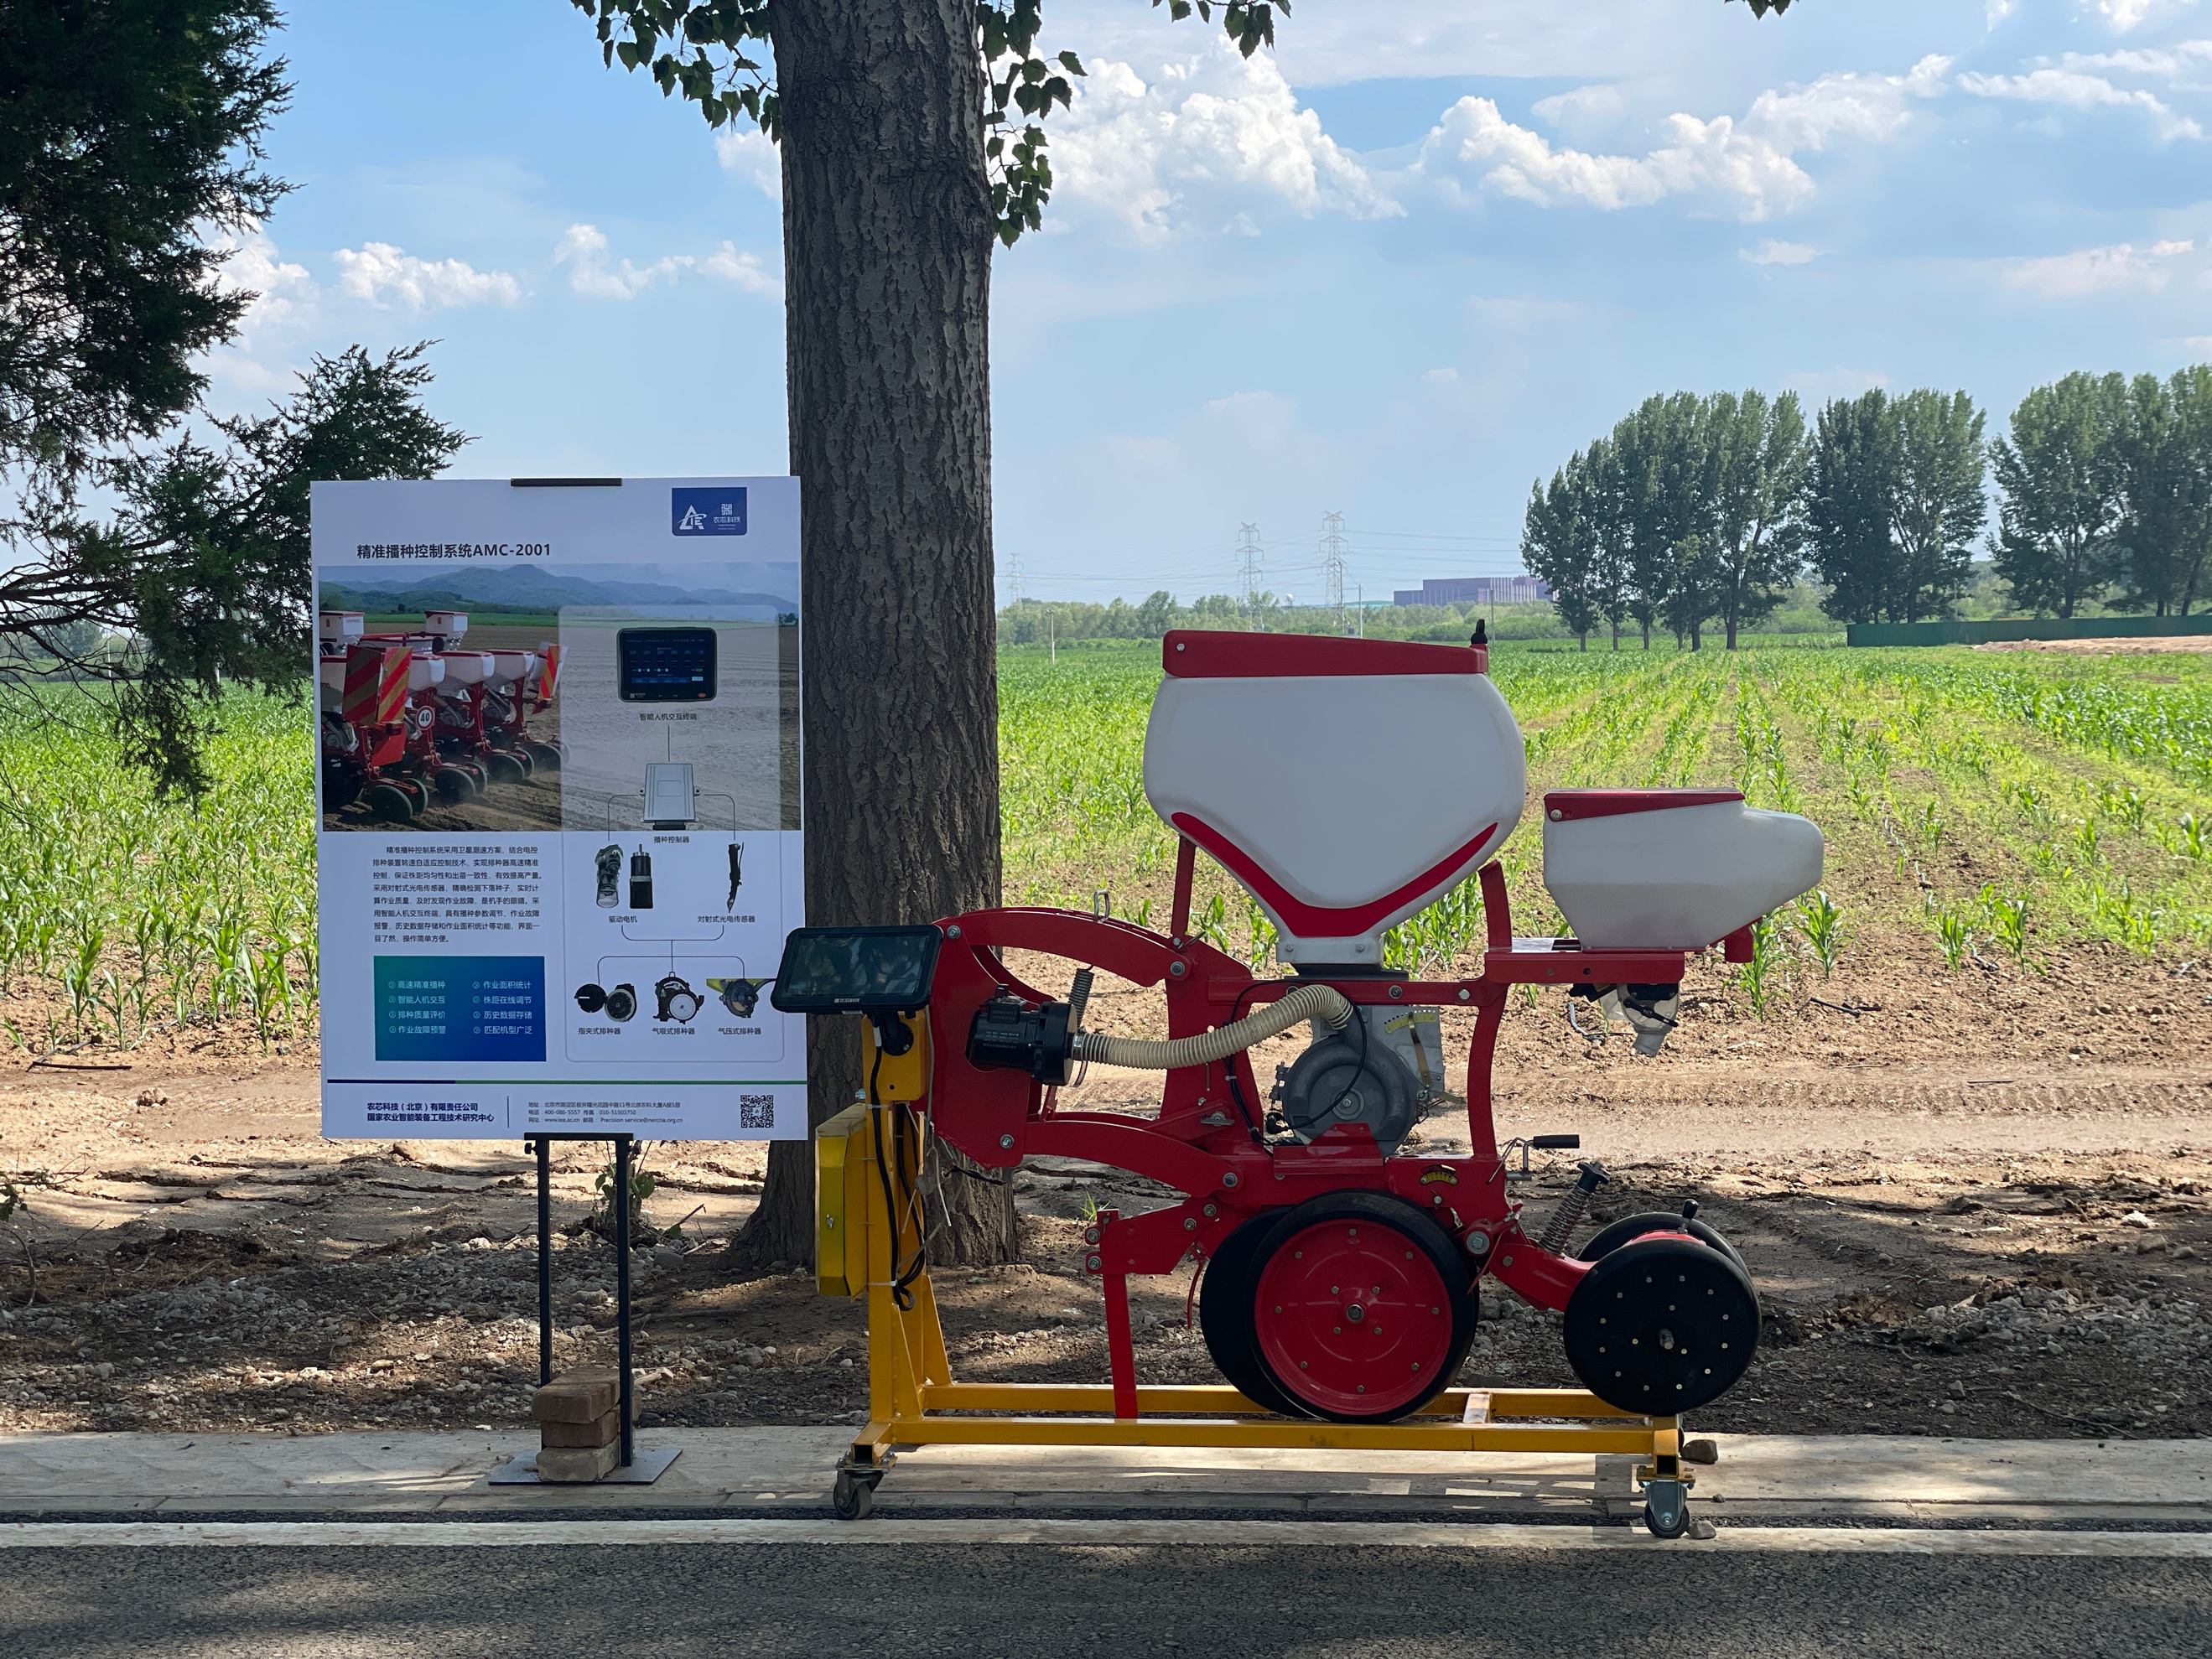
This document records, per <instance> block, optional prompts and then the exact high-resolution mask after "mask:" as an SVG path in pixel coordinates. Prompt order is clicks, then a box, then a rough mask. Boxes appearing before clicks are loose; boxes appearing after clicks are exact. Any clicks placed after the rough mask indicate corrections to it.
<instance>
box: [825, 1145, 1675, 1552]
mask: <svg viewBox="0 0 2212 1659" xmlns="http://www.w3.org/2000/svg"><path fill="white" fill-rule="evenodd" d="M815 1148H816V1172H817V1185H816V1200H817V1214H816V1219H817V1228H816V1236H817V1242H818V1243H819V1245H820V1247H821V1255H820V1258H819V1263H820V1265H819V1271H818V1282H819V1285H820V1288H821V1291H822V1293H823V1295H825V1296H854V1297H858V1296H865V1297H867V1300H868V1424H867V1426H866V1428H865V1429H863V1430H861V1431H860V1433H859V1434H858V1435H856V1436H855V1437H854V1440H853V1443H852V1448H851V1450H850V1452H849V1453H848V1456H847V1458H846V1460H845V1462H843V1463H842V1464H841V1465H840V1466H839V1470H838V1477H837V1488H836V1508H837V1512H838V1513H839V1514H840V1515H844V1516H849V1517H857V1516H861V1515H865V1514H866V1513H867V1510H868V1508H869V1505H870V1501H871V1494H872V1492H873V1490H874V1487H875V1485H876V1483H877V1482H878V1481H879V1480H881V1479H882V1478H883V1474H884V1471H885V1470H886V1469H888V1468H890V1466H891V1464H892V1462H894V1460H895V1455H896V1449H897V1448H899V1447H914V1446H922V1445H929V1444H939V1445H971V1446H974V1445H1005V1446H1223V1447H1255V1448H1268V1447H1291V1448H1302V1447H1310V1448H1315V1449H1322V1448H1332V1449H1336V1448H1341V1449H1357V1450H1363V1451H1427V1452H1567V1453H1576V1452H1582V1453H1593V1454H1594V1453H1604V1452H1610V1453H1632V1454H1634V1455H1638V1457H1641V1458H1643V1459H1644V1463H1643V1465H1642V1466H1641V1467H1640V1468H1638V1475H1639V1476H1640V1477H1641V1478H1642V1479H1644V1480H1647V1481H1651V1480H1657V1481H1669V1482H1680V1485H1681V1486H1682V1487H1683V1488H1685V1489H1686V1487H1687V1486H1689V1485H1690V1484H1691V1482H1692V1475H1691V1474H1690V1472H1689V1471H1688V1470H1687V1469H1685V1468H1682V1466H1681V1462H1680V1456H1681V1434H1680V1424H1679V1420H1678V1419H1674V1418H1672V1417H1638V1416H1635V1415H1633V1414H1632V1413H1627V1412H1623V1411H1620V1410H1619V1409H1617V1408H1615V1407H1612V1406H1608V1405H1607V1404H1606V1403H1605V1402H1604V1401H1601V1400H1600V1399H1599V1398H1598V1397H1597V1396H1596V1395H1593V1394H1590V1393H1588V1392H1586V1391H1585V1390H1583V1389H1446V1390H1445V1391H1444V1392H1443V1394H1441V1395H1438V1396H1437V1398H1436V1399H1435V1400H1433V1401H1431V1402H1430V1403H1429V1404H1428V1405H1427V1406H1425V1407H1423V1408H1422V1409H1421V1410H1420V1411H1419V1413H1415V1414H1414V1416H1413V1418H1411V1419H1403V1420H1401V1421H1398V1422H1395V1423H1375V1424H1367V1423H1329V1422H1317V1421H1309V1420H1305V1419H1293V1418H1285V1417H1278V1416H1274V1415H1273V1414H1272V1413H1268V1412H1267V1409H1266V1408H1265V1407H1261V1406H1259V1405H1256V1404H1255V1403H1254V1402H1253V1401H1250V1400H1248V1399H1246V1398H1245V1397H1244V1395H1242V1394H1240V1393H1239V1392H1237V1389H1233V1388H1231V1387H1229V1386H1227V1385H1226V1384H1213V1385H1201V1386H1190V1385H1170V1386H1144V1385H1139V1388H1138V1389H1137V1412H1138V1415H1137V1416H1135V1417H1133V1418H1129V1417H1123V1418H1116V1417H1115V1415H1114V1389H1113V1387H1112V1385H1111V1384H1109V1383H1084V1384H1066V1383H958V1382H955V1381H954V1380H953V1377H952V1368H951V1363H950V1361H949V1360H948V1359H947V1358H946V1355H945V1333H944V1329H943V1328H942V1326H941V1325H940V1324H939V1321H938V1314H937V1297H936V1294H935V1292H934V1291H933V1289H932V1287H931V1285H930V1280H929V1272H928V1268H927V1266H926V1265H925V1264H924V1262H923V1261H922V1257H921V1243H922V1240H921V1225H922V1217H921V1207H920V1205H919V1202H918V1201H914V1200H911V1199H910V1197H909V1195H911V1194H915V1192H916V1190H917V1188H918V1186H919V1182H920V1177H921V1170H920V1167H919V1165H920V1159H921V1133H920V1124H919V1121H918V1119H917V1117H916V1115H915V1114H913V1113H912V1112H911V1111H910V1109H908V1107H906V1106H904V1105H900V1104H893V1105H888V1106H866V1105H856V1106H854V1107H851V1108H849V1109H848V1110H846V1111H844V1112H842V1113H840V1114H839V1115H837V1116H836V1117H835V1118H833V1119H831V1120H830V1121H829V1122H827V1123H824V1124H823V1126H822V1127H821V1128H820V1129H819V1130H817V1132H816V1139H815ZM956 1412H957V1413H989V1414H988V1415H963V1416H953V1415H950V1414H949V1413H956ZM1032 1413H1082V1415H1079V1416H1065V1415H1062V1416H1049V1417H1048V1416H1043V1415H1033V1414H1032Z"/></svg>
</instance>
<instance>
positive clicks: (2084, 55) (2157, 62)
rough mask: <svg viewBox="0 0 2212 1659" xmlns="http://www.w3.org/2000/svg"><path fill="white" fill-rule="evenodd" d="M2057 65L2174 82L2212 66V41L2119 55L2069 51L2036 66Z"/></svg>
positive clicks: (2131, 49) (2125, 49) (2145, 48)
mask: <svg viewBox="0 0 2212 1659" xmlns="http://www.w3.org/2000/svg"><path fill="white" fill-rule="evenodd" d="M2054 63H2055V64H2057V65H2058V66H2059V67H2061V68H2064V69H2070V70H2088V71H2092V72H2095V71H2107V70H2108V71H2111V72H2113V73H2116V74H2120V75H2146V76H2154V77H2155V78H2157V79H2159V80H2166V81H2171V80H2173V79H2175V78H2177V77H2179V76H2184V75H2186V74H2189V73H2190V72H2191V70H2195V69H2198V68H2201V67H2203V66H2204V65H2206V64H2212V40H2183V41H2180V42H2179V43H2177V44H2176V45H2173V46H2124V47H2122V48H2121V49H2120V50H2119V51H2118V52H2066V53H2064V54H2063V55H2062V56H2060V57H2059V58H2056V59H2053V58H2036V59H2034V60H2033V67H2036V68H2046V67H2049V66H2051V64H2054Z"/></svg>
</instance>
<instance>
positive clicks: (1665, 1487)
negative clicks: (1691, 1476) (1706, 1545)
mask: <svg viewBox="0 0 2212 1659" xmlns="http://www.w3.org/2000/svg"><path fill="white" fill-rule="evenodd" d="M1695 1525H1696V1523H1695V1522H1692V1520H1691V1518H1690V1488H1689V1486H1687V1485H1686V1483H1684V1482H1682V1481H1680V1480H1647V1481H1645V1482H1644V1531H1646V1532H1648V1533H1650V1534H1651V1535H1652V1536H1653V1537H1654V1538H1686V1537H1688V1536H1689V1535H1690V1534H1691V1533H1692V1531H1693V1530H1694V1528H1695ZM1705 1535H1706V1536H1707V1537H1711V1535H1712V1534H1711V1532H1708V1533H1707V1534H1705Z"/></svg>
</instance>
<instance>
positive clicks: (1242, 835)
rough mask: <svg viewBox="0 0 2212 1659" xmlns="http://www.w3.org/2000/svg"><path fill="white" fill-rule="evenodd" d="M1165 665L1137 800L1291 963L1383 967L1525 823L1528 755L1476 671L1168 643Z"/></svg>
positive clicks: (1286, 646) (1441, 652)
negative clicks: (1261, 913) (1219, 877)
mask: <svg viewBox="0 0 2212 1659" xmlns="http://www.w3.org/2000/svg"><path fill="white" fill-rule="evenodd" d="M1163 656H1164V665H1165V667H1166V669H1167V674H1168V678H1166V679H1165V680H1164V681H1163V682H1162V684H1161V685H1160V689H1159V692H1158V696H1155V697H1154V698H1153V700H1152V720H1151V722H1150V724H1149V725H1148V726H1146V732H1145V793H1146V795H1147V796H1148V797H1149V798H1150V799H1151V800H1152V810H1153V811H1157V812H1158V814H1159V815H1160V817H1163V818H1164V819H1165V820H1166V821H1167V823H1169V824H1170V826H1171V827H1172V828H1174V829H1177V830H1179V831H1180V832H1181V833H1182V834H1183V835H1185V836H1188V837H1189V838H1190V839H1191V840H1192V841H1194V842H1196V843H1197V844H1198V845H1199V846H1200V848H1204V849H1205V850H1206V852H1207V853H1208V854H1212V856H1213V857H1214V858H1215V859H1216V860H1218V861H1219V862H1220V863H1221V864H1222V865H1223V866H1225V868H1227V869H1228V870H1229V871H1230V872H1231V874H1232V875H1234V876H1236V878H1237V879H1238V880H1239V881H1240V882H1242V883H1243V885H1244V887H1245V889H1246V890H1248V891H1249V892H1250V894H1251V895H1252V896H1253V897H1254V898H1255V899H1256V900H1257V901H1258V902H1259V903H1260V905H1261V908H1263V909H1264V910H1265V911H1266V912H1267V916H1268V919H1269V920H1270V921H1273V923H1274V924H1275V927H1276V929H1277V932H1278V933H1279V935H1280V938H1279V941H1278V944H1277V946H1276V951H1277V954H1278V956H1279V957H1281V959H1282V960H1284V961H1285V962H1333V963H1371V962H1375V961H1377V960H1379V958H1380V956H1381V943H1380V941H1381V938H1382V935H1383V933H1384V932H1385V931H1386V930H1387V929H1389V928H1390V927H1395V926H1396V925H1397V924H1398V923H1399V922H1401V921H1404V920H1405V919H1406V918H1407V916H1410V915H1413V913H1414V912H1415V911H1417V910H1419V909H1420V908H1423V907H1424V906H1425V905H1427V904H1429V903H1430V902H1432V901H1433V900H1435V899H1436V897H1437V896H1438V895H1439V894H1441V893H1443V892H1445V891H1447V890H1449V889H1450V888H1451V887H1452V886H1454V885H1455V884H1457V883H1458V882H1460V881H1462V880H1464V879H1465V878H1467V877H1468V875H1470V874H1471V873H1473V872H1474V871H1475V870H1476V869H1478V868H1479V867H1480V866H1482V865H1483V864H1484V863H1486V862H1487V861H1488V860H1490V859H1491V858H1492V857H1493V856H1495V855H1496V854H1497V852H1498V848H1501V847H1503V846H1504V844H1505V840H1506V837H1508V836H1510V835H1511V834H1512V833H1513V829H1514V826H1515V825H1516V823H1518V822H1519V821H1520V817H1521V806H1522V796H1523V795H1524V793H1526V791H1527V788H1528V768H1527V760H1526V751H1525V750H1524V749H1523V747H1522V742H1521V732H1520V728H1519V727H1518V726H1516V725H1515V724H1514V721H1513V714H1512V711H1511V710H1510V709H1509V708H1506V706H1505V699H1504V697H1502V696H1499V695H1498V688H1497V687H1496V686H1495V685H1493V684H1491V682H1490V678H1489V677H1488V675H1487V674H1486V673H1485V672H1484V671H1483V665H1484V663H1485V661H1486V653H1483V652H1481V651H1479V650H1474V649H1468V648H1463V647H1457V646H1443V645H1410V644H1406V643H1403V642H1401V641H1392V640H1350V639H1339V638H1332V637H1328V636H1325V635H1297V634H1227V633H1202V632H1183V631H1178V632H1176V633H1171V634H1170V635H1168V636H1167V639H1166V641H1165V642H1164V647H1163Z"/></svg>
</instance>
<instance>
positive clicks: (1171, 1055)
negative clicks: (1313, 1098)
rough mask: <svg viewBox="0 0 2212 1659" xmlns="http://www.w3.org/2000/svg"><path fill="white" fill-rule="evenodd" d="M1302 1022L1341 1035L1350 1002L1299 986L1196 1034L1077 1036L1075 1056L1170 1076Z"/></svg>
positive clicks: (1330, 991) (1328, 990) (1322, 988)
mask: <svg viewBox="0 0 2212 1659" xmlns="http://www.w3.org/2000/svg"><path fill="white" fill-rule="evenodd" d="M1303 1019H1317V1020H1319V1021H1320V1022H1321V1023H1322V1024H1324V1025H1326V1026H1328V1029H1329V1030H1332V1031H1341V1030H1343V1029H1344V1028H1345V1027H1346V1026H1347V1025H1349V1024H1352V1004H1351V1003H1349V1002H1348V1001H1346V1000H1345V998H1344V996H1343V994H1341V993H1340V992H1338V991H1337V990H1336V989H1334V987H1330V986H1327V985H1301V986H1299V987H1298V988H1297V990H1295V991H1292V992H1291V994H1289V995H1287V996H1285V997H1284V998H1283V999H1282V1000H1280V1001H1279V1002H1277V1003H1276V1004H1275V1005H1274V1006H1273V1007H1268V1008H1262V1009H1261V1011H1260V1012H1258V1013H1256V1014H1248V1015H1246V1016H1245V1017H1244V1018H1243V1019H1240V1020H1238V1021H1237V1023H1236V1024H1233V1025H1224V1026H1221V1027H1219V1028H1218V1029H1216V1030H1211V1031H1207V1032H1205V1033H1204V1034H1202V1035H1201V1036H1187V1037H1176V1038H1174V1039H1173V1040H1172V1041H1170V1042H1146V1041H1145V1040H1143V1039H1142V1038H1139V1037H1117V1036H1107V1035H1106V1034H1105V1033H1104V1032H1103V1031H1084V1032H1080V1033H1079V1034H1078V1035H1077V1036H1076V1039H1075V1057H1076V1058H1077V1059H1078V1060H1097V1062H1098V1063H1099V1064H1100V1065H1101V1066H1127V1067H1128V1068H1129V1069H1131V1070H1133V1071H1139V1072H1172V1071H1174V1070H1176V1068H1177V1067H1179V1066H1206V1065H1211V1064H1212V1062H1213V1061H1215V1060H1226V1059H1228V1058H1229V1056H1230V1055H1231V1054H1242V1053H1243V1051H1244V1050H1245V1049H1247V1048H1250V1047H1251V1046H1252V1045H1253V1044H1254V1043H1255V1042H1265V1041H1266V1040H1267V1038H1269V1037H1271V1036H1278V1035H1279V1034H1280V1033H1282V1032H1284V1031H1287V1030H1290V1029H1291V1026H1293V1025H1296V1024H1297V1023H1298V1022H1299V1021H1300V1020H1303Z"/></svg>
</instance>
